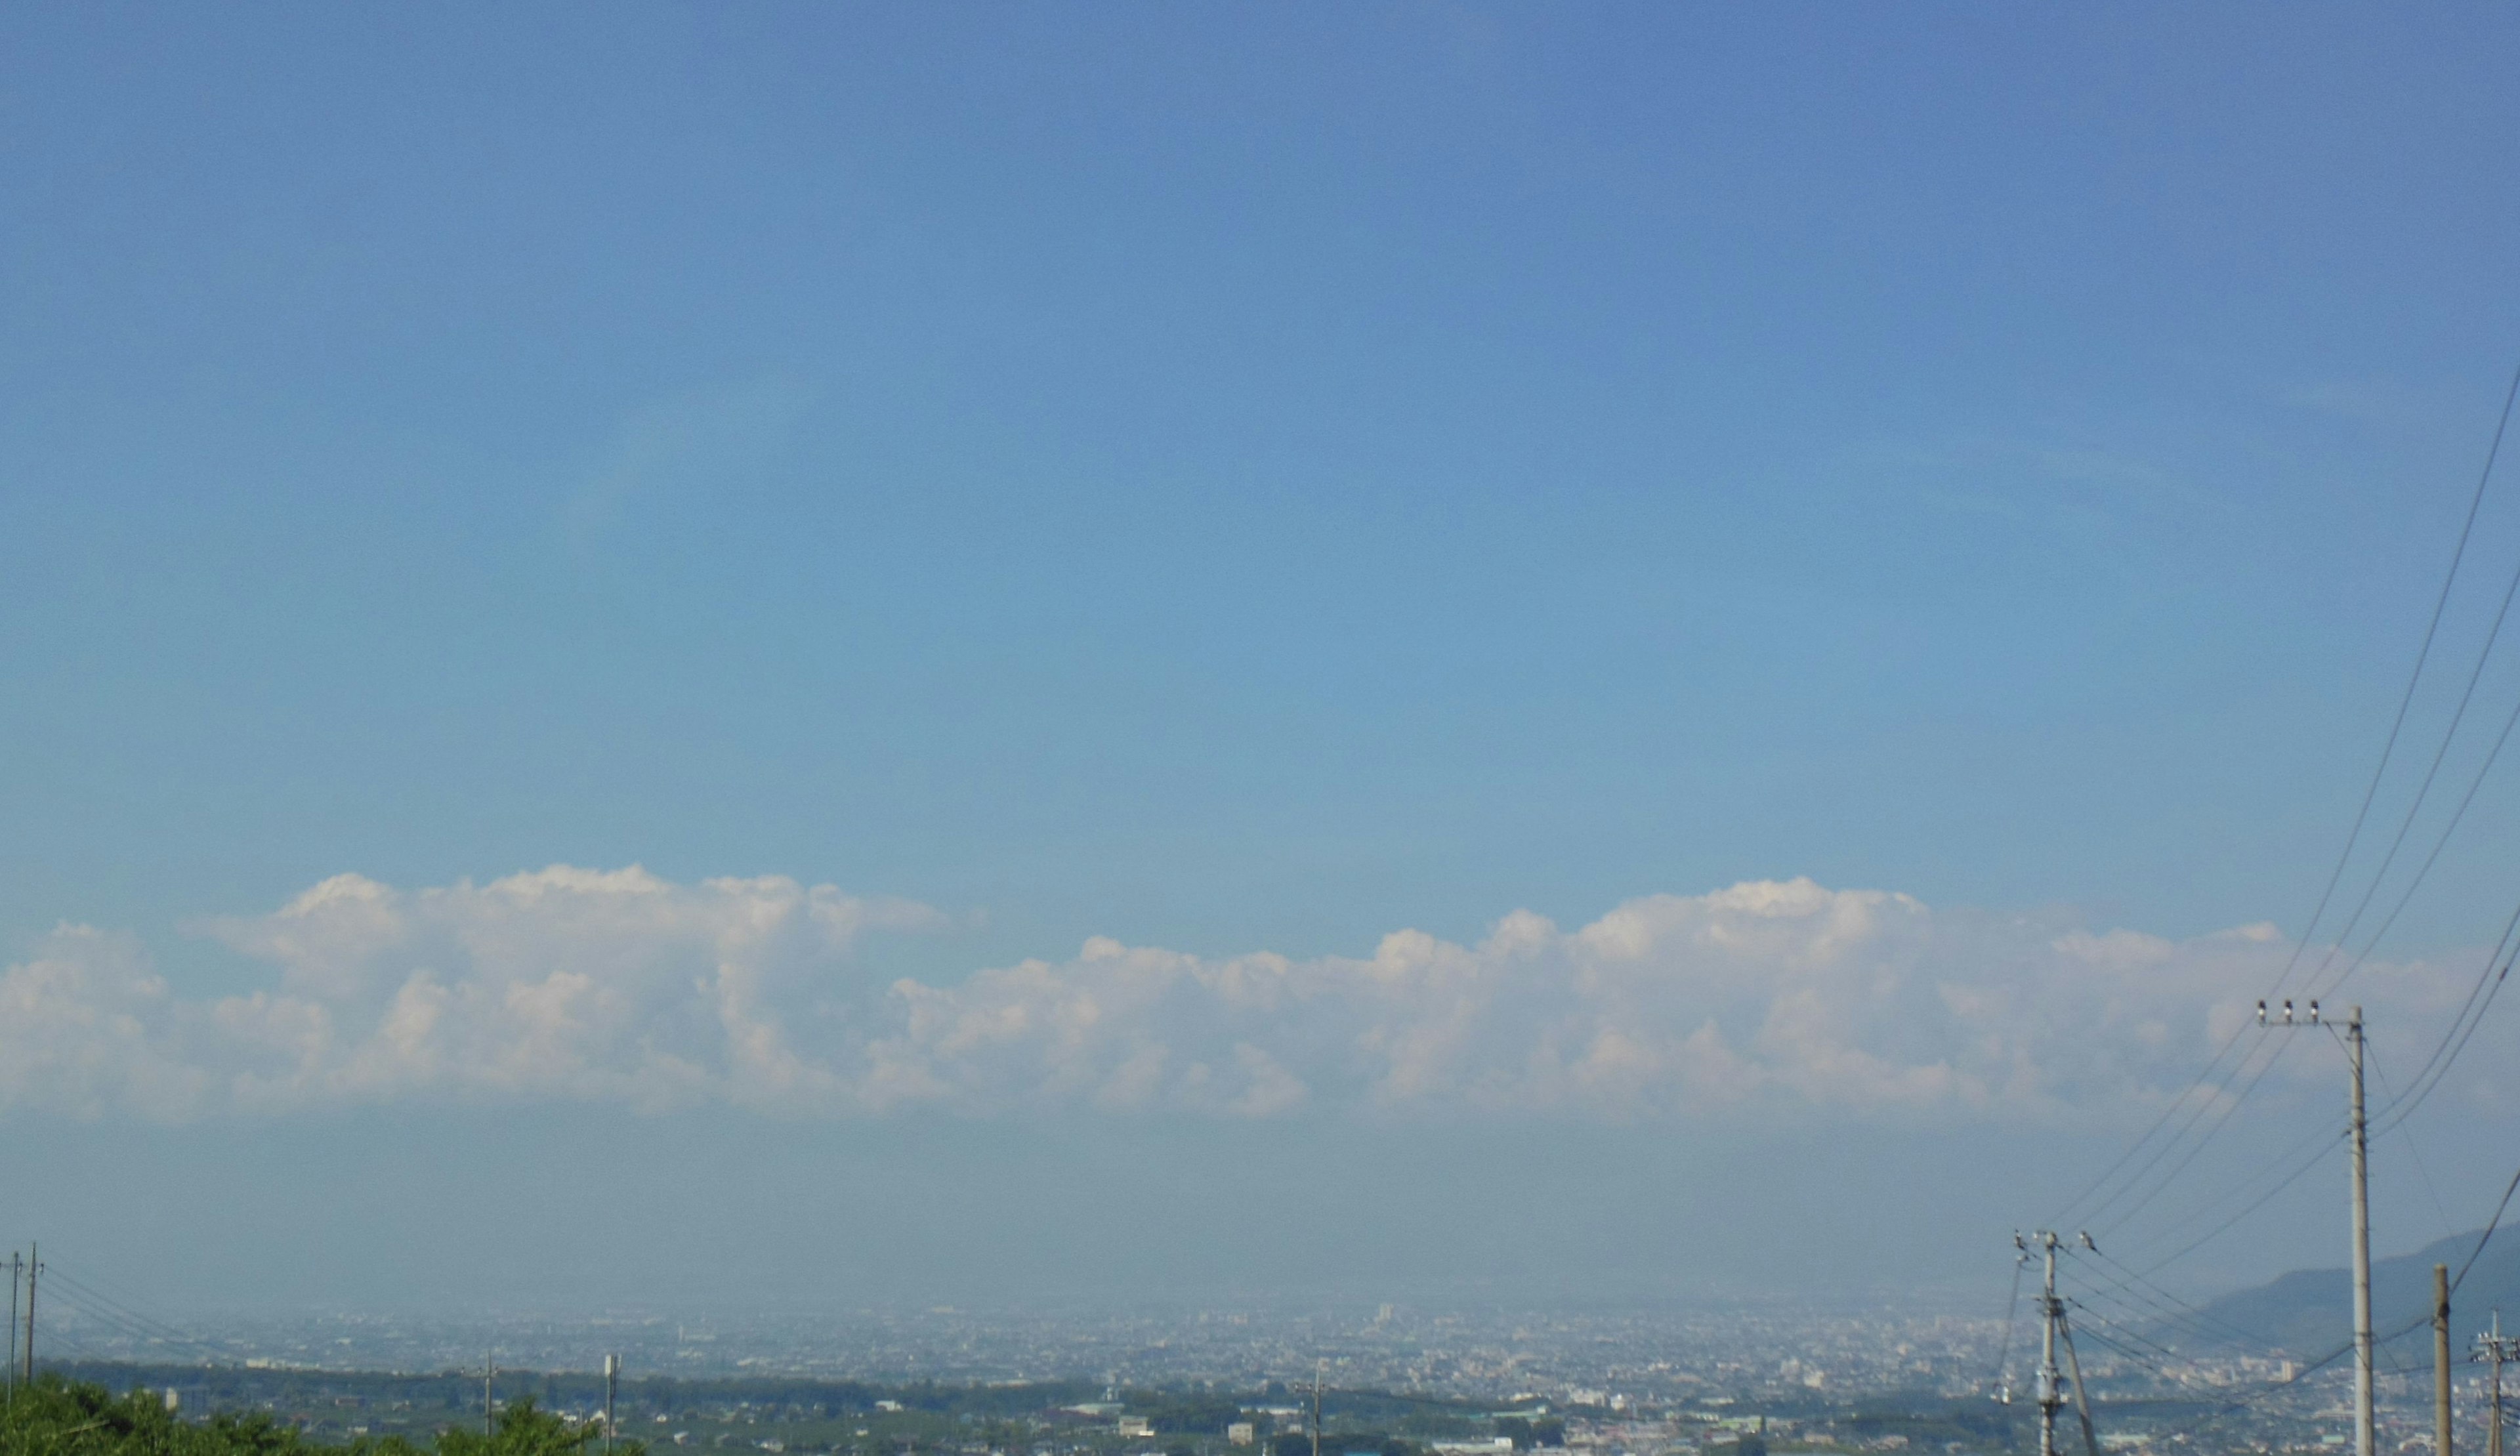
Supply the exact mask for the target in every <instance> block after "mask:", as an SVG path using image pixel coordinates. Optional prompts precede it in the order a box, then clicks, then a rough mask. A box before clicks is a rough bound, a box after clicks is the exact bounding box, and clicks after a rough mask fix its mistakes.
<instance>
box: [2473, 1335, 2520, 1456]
mask: <svg viewBox="0 0 2520 1456" xmlns="http://www.w3.org/2000/svg"><path fill="white" fill-rule="evenodd" d="M2468 1358H2469V1359H2471V1360H2481V1361H2484V1362H2485V1456H2502V1366H2503V1363H2504V1362H2505V1361H2509V1360H2520V1340H2506V1339H2504V1338H2503V1336H2502V1311H2501V1310H2499V1309H2497V1310H2495V1311H2494V1328H2493V1330H2492V1332H2491V1333H2488V1334H2484V1335H2479V1336H2477V1337H2476V1353H2474V1354H2472V1355H2470V1356H2468Z"/></svg>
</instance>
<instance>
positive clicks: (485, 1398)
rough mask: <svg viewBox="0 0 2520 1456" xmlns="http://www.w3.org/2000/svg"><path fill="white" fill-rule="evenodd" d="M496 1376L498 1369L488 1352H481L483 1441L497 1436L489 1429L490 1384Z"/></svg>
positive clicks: (491, 1404)
mask: <svg viewBox="0 0 2520 1456" xmlns="http://www.w3.org/2000/svg"><path fill="white" fill-rule="evenodd" d="M498 1374H499V1367H498V1365H497V1364H496V1363H495V1362H494V1361H493V1360H492V1359H491V1357H490V1351H488V1350H486V1349H485V1350H483V1351H481V1438H482V1439H483V1440H490V1439H493V1438H495V1437H496V1435H497V1433H496V1432H495V1431H493V1430H492V1429H491V1427H490V1411H491V1409H492V1406H493V1404H494V1402H493V1401H492V1400H491V1398H490V1382H491V1381H493V1380H495V1379H497V1378H498Z"/></svg>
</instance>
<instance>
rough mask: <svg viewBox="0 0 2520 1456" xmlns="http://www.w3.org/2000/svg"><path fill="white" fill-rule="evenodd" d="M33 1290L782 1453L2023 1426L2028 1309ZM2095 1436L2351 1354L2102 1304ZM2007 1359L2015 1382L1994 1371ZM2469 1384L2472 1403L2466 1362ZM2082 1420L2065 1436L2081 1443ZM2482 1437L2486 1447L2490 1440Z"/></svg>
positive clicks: (420, 1410)
mask: <svg viewBox="0 0 2520 1456" xmlns="http://www.w3.org/2000/svg"><path fill="white" fill-rule="evenodd" d="M71 1295H72V1297H73V1298H77V1299H79V1300H80V1302H79V1303H76V1304H72V1303H68V1302H63V1303H61V1304H59V1305H56V1306H54V1308H53V1309H51V1310H50V1311H48V1313H47V1317H46V1323H45V1325H44V1327H43V1332H42V1336H41V1338H42V1339H43V1340H44V1341H46V1342H47V1344H46V1345H45V1346H44V1349H43V1353H44V1363H45V1364H46V1365H47V1366H48V1367H51V1368H58V1369H61V1370H63V1371H64V1372H65V1373H67V1374H70V1375H73V1376H76V1377H78V1378H81V1379H89V1380H97V1381H100V1382H103V1383H106V1384H109V1385H111V1386H113V1387H115V1388H120V1389H128V1388H130V1387H133V1386H145V1387H147V1388H149V1389H152V1390H164V1391H167V1392H169V1396H170V1398H171V1399H173V1400H174V1401H175V1402H176V1403H177V1404H178V1405H179V1406H180V1408H181V1409H182V1410H184V1411H185V1413H186V1414H187V1415H193V1416H198V1415H203V1414H208V1413H215V1412H218V1411H222V1410H241V1411H250V1410H260V1411H265V1412H268V1413H271V1414H273V1415H275V1416H276V1417H279V1418H281V1419H283V1420H286V1421H288V1422H290V1423H292V1424H293V1425H295V1426H297V1427H298V1428H299V1429H301V1430H302V1431H304V1432H305V1433H306V1434H308V1435H310V1436H315V1437H318V1438H321V1439H326V1440H353V1439H356V1438H358V1437H360V1436H363V1435H371V1434H414V1435H423V1436H425V1435H427V1434H429V1433H430V1432H432V1431H434V1430H436V1429H440V1428H443V1427H446V1426H449V1425H456V1424H461V1423H463V1422H467V1421H472V1422H477V1421H478V1420H479V1419H480V1418H481V1410H482V1400H483V1396H484V1390H485V1381H484V1375H485V1365H486V1366H489V1367H491V1368H490V1370H489V1371H488V1372H487V1373H488V1375H489V1379H488V1382H487V1386H488V1390H490V1392H491V1394H490V1398H491V1399H492V1400H494V1401H496V1402H498V1403H499V1404H502V1405H504V1404H506V1403H507V1402H509V1401H512V1400H516V1399H521V1398H524V1397H526V1396H531V1397H532V1398H534V1399H535V1400H536V1401H537V1402H538V1403H539V1404H540V1405H541V1407H542V1408H544V1409H547V1410H554V1411H558V1412H560V1413H562V1414H563V1415H567V1416H570V1417H572V1418H574V1419H578V1420H591V1419H595V1418H597V1416H598V1415H599V1414H600V1411H601V1408H602V1400H603V1395H602V1385H601V1381H600V1379H599V1378H598V1377H597V1376H596V1375H595V1374H594V1372H596V1371H599V1370H600V1369H601V1368H602V1366H603V1362H604V1357H605V1356H606V1355H607V1354H617V1355H619V1356H621V1358H622V1361H623V1370H624V1372H625V1374H624V1379H623V1381H622V1384H621V1386H620V1390H619V1406H618V1409H617V1411H616V1418H617V1420H618V1422H619V1424H620V1427H621V1430H622V1432H623V1434H625V1435H635V1436H637V1437H640V1438H642V1439H645V1440H647V1441H649V1442H650V1443H651V1444H652V1445H653V1444H662V1445H673V1446H682V1447H691V1446H695V1445H696V1446H698V1447H701V1448H703V1449H707V1450H710V1451H720V1450H742V1451H761V1452H767V1453H774V1456H779V1453H785V1456H815V1453H825V1452H830V1453H840V1456H901V1453H911V1452H934V1453H938V1456H1231V1453H1232V1452H1234V1451H1236V1450H1238V1449H1247V1450H1253V1451H1254V1452H1255V1456H1256V1453H1258V1452H1259V1451H1261V1450H1262V1449H1264V1448H1266V1449H1276V1448H1279V1447H1283V1446H1284V1445H1285V1443H1286V1442H1287V1441H1289V1440H1292V1441H1293V1442H1294V1445H1293V1446H1292V1447H1289V1448H1287V1450H1288V1452H1289V1456H1293V1453H1296V1452H1300V1453H1303V1456H1309V1449H1310V1442H1311V1439H1312V1429H1311V1425H1310V1422H1311V1419H1312V1416H1311V1407H1310V1404H1309V1401H1310V1398H1311V1390H1312V1383H1313V1381H1314V1380H1315V1379H1317V1378H1318V1380H1319V1382H1320V1384H1321V1387H1322V1389H1323V1391H1324V1392H1325V1393H1324V1395H1323V1401H1322V1407H1323V1408H1322V1418H1321V1420H1322V1425H1321V1431H1322V1435H1323V1440H1324V1445H1323V1450H1324V1451H1325V1452H1327V1453H1333V1456H1351V1453H1357V1456H1362V1453H1367V1452H1372V1453H1375V1456H1399V1453H1401V1452H1404V1451H1406V1452H1423V1453H1430V1456H1463V1453H1471V1452H1477V1451H1482V1450H1498V1451H1504V1450H1509V1449H1517V1448H1520V1449H1527V1448H1530V1447H1533V1446H1553V1445H1563V1446H1565V1447H1567V1448H1570V1449H1571V1450H1574V1451H1581V1452H1586V1453H1593V1456H1728V1453H1740V1456H1756V1453H1759V1452H1792V1451H1812V1452H1820V1451H1898V1450H1909V1449H1913V1450H1920V1451H1921V1450H1932V1451H1948V1452H1971V1451H2000V1450H2019V1449H2025V1448H2026V1446H2027V1445H2028V1444H2035V1439H2036V1436H2035V1428H2034V1425H2033V1422H2034V1418H2035V1412H2034V1411H2033V1409H2032V1407H2031V1406H2030V1405H2029V1403H2028V1400H2027V1396H2026V1393H2025V1392H2024V1391H2022V1390H2017V1389H2013V1388H2012V1383H2015V1382H2018V1381H2020V1380H2021V1379H2022V1378H2023V1372H2024V1371H2025V1369H2026V1368H2027V1365H2028V1364H2029V1362H2030V1360H2031V1359H2032V1358H2033V1352H2032V1351H2031V1350H2029V1349H2028V1348H2027V1346H2028V1343H2029V1341H2028V1337H2030V1336H2031V1335H2033V1334H2034V1333H2035V1331H2034V1330H2033V1329H2032V1328H2031V1327H2030V1326H2029V1325H2028V1323H2027V1322H2026V1321H2025V1322H2023V1323H2022V1324H2019V1325H2015V1326H2013V1327H2012V1328H2011V1329H2010V1330H2009V1331H2008V1332H2007V1327H2006V1322H2005V1321H2004V1320H2003V1319H2002V1318H1999V1317H1995V1316H1993V1315H1991V1314H1990V1313H1989V1312H1988V1311H1987V1310H1986V1309H1985V1308H1984V1306H1983V1302H1979V1303H1978V1306H1977V1307H1975V1308H1973V1309H1972V1308H1965V1307H1962V1304H1961V1302H1959V1301H1957V1300H1954V1301H1950V1302H1949V1303H1950V1305H1951V1307H1936V1303H1935V1302H1933V1301H1931V1300H1928V1301H1926V1302H1924V1303H1922V1304H1919V1303H1918V1302H1916V1301H1913V1300H1903V1301H1898V1302H1890V1301H1884V1302H1881V1303H1879V1304H1878V1305H1877V1306H1875V1307H1869V1308H1853V1309H1849V1308H1834V1309H1832V1308H1823V1307H1818V1306H1815V1305H1812V1304H1809V1303H1806V1302H1792V1301H1778V1302H1773V1303H1751V1302H1733V1303H1723V1304H1708V1305H1705V1306H1701V1307H1693V1308H1688V1309H1673V1308H1657V1309H1652V1310H1591V1311H1558V1312H1551V1313H1540V1312H1532V1311H1513V1310H1507V1309H1486V1310H1481V1309H1459V1310H1435V1309H1423V1308H1417V1307H1411V1306H1406V1305H1396V1304H1377V1305H1373V1306H1358V1307H1355V1308H1350V1309H1340V1310H1334V1311H1320V1310H1309V1311H1292V1310H1279V1309H1266V1308H1260V1309H1240V1310H1237V1309H1208V1310H1192V1309H1172V1310H1148V1309H1140V1310H1126V1311H1123V1310H1102V1311H1093V1310H1070V1311H1064V1312H1047V1311H1030V1312H1027V1311H1011V1310H986V1311H984V1310H971V1309H962V1308H949V1307H941V1306H940V1307H933V1308H924V1309H870V1310H860V1311H855V1312H851V1313H847V1314H835V1315H828V1316H809V1315H802V1314H793V1315H775V1314H762V1315H746V1316H741V1317H736V1316H713V1317H698V1316H693V1315H688V1314H685V1315H667V1314H663V1313H642V1312H622V1313H615V1314H609V1315H604V1316H597V1317H580V1318H558V1317H526V1316H513V1317H501V1318H482V1319H477V1320H462V1319H451V1318H427V1317H417V1316H412V1317H394V1316H382V1315H368V1314H336V1315H313V1314H299V1315H289V1314H264V1315H252V1316H239V1317H231V1318H223V1319H215V1320H205V1321H200V1322H194V1323H188V1324H187V1325H185V1326H184V1327H182V1328H180V1329H179V1328H177V1327H175V1326H173V1325H170V1324H165V1323H163V1322H160V1321H158V1320H156V1319H154V1318H151V1317H149V1316H145V1315H140V1314H137V1313H136V1312H133V1311H131V1310H130V1309H129V1308H128V1307H127V1306H123V1305H118V1304H117V1305H111V1306H108V1305H106V1304H105V1303H104V1302H103V1301H102V1300H101V1299H100V1298H99V1297H96V1296H94V1295H93V1293H88V1294H84V1295H82V1294H80V1293H79V1292H77V1291H72V1292H71ZM2084 1338H2085V1340H2086V1342H2087V1344H2086V1347H2085V1348H2084V1350H2083V1352H2082V1354H2083V1370H2084V1374H2085V1376H2086V1377H2087V1379H2088V1382H2089V1385H2090V1389H2091V1392H2092V1398H2093V1422H2094V1430H2093V1444H2094V1445H2096V1446H2097V1447H2099V1448H2100V1449H2103V1450H2106V1451H2113V1452H2125V1451H2140V1450H2145V1449H2161V1450H2181V1449H2214V1450H2251V1451H2269V1452H2272V1451H2302V1452H2318V1451H2331V1452H2332V1451H2334V1450H2336V1449H2337V1448H2338V1447H2340V1446H2343V1445H2346V1444H2348V1443H2349V1441H2350V1430H2351V1415H2350V1410H2349V1408H2348V1403H2347V1394H2346V1392H2347V1388H2348V1383H2349V1381H2350V1375H2349V1372H2348V1370H2347V1368H2346V1367H2345V1366H2344V1365H2343V1364H2342V1363H2341V1362H2340V1363H2337V1364H2331V1365H2329V1366H2326V1367H2324V1368H2320V1369H2315V1370H2313V1369H2306V1368H2305V1366H2304V1365H2303V1364H2302V1363H2301V1362H2300V1361H2299V1360H2298V1359H2297V1358H2295V1357H2293V1356H2289V1355H2286V1354H2283V1353H2281V1352H2273V1351H2270V1352H2264V1353H2249V1352H2238V1351H2234V1350H2231V1349H2205V1348H2199V1349H2196V1350H2194V1351H2192V1352H2188V1351H2184V1350H2183V1349H2182V1348H2181V1347H2180V1346H2179V1345H2178V1344H2177V1343H2176V1342H2175V1340H2174V1339H2173V1337H2172V1335H2171V1334H2170V1333H2169V1332H2167V1331H2152V1332H2147V1331H2143V1330H2139V1329H2133V1328H2127V1327H2124V1326H2109V1325H2106V1324H2102V1325H2100V1326H2098V1327H2094V1328H2092V1329H2090V1330H2089V1331H2088V1332H2087V1334H2086V1335H2085V1337H2084ZM2417 1353H2418V1352H2416V1351H2412V1350H2404V1351H2399V1350H2390V1351H2384V1358H2383V1368H2384V1370H2389V1372H2390V1373H2388V1374H2385V1375H2384V1377H2383V1379H2382V1381H2381V1395H2382V1397H2383V1401H2382V1408H2381V1425H2382V1432H2383V1436H2384V1440H2383V1449H2388V1450H2397V1449H2401V1448H2406V1449H2414V1448H2418V1447H2420V1448H2422V1449H2426V1450H2429V1449H2430V1443H2431V1425H2430V1420H2431V1413H2430V1406H2429V1404H2428V1400H2429V1393H2430V1392H2429V1386H2428V1382H2427V1380H2425V1379H2412V1380H2410V1379H2409V1377H2408V1375H2407V1374H2406V1373H2405V1369H2404V1368H2399V1369H2391V1367H2390V1364H2389V1356H2391V1355H2393V1354H2394V1355H2397V1356H2399V1357H2400V1358H2403V1359H2405V1360H2408V1361H2410V1362H2411V1361H2413V1360H2414V1359H2415V1356H2416V1354H2417ZM2007 1371H2008V1372H2009V1376H2008V1379H2007V1375H2006V1374H2005V1373H2004V1372H2007ZM2468 1373H2469V1374H2470V1376H2471V1377H2472V1378H2471V1379H2469V1380H2468V1381H2467V1382H2466V1387H2467V1388H2466V1389H2463V1390H2462V1392H2461V1400H2460V1409H2461V1411H2462V1413H2463V1416H2464V1417H2465V1418H2469V1419H2474V1420H2476V1421H2477V1424H2478V1427H2479V1432H2480V1438H2481V1431H2482V1422H2481V1418H2480V1413H2481V1408H2482V1407H2481V1402H2480V1400H2479V1398H2478V1395H2477V1391H2476V1390H2475V1389H2474V1387H2475V1384H2476V1381H2477V1380H2480V1379H2481V1378H2482V1377H2481V1375H2478V1374H2476V1373H2475V1371H2474V1370H2473V1368H2471V1370H2470V1371H2469V1372H2468ZM2082 1444H2083V1438H2082V1436H2081V1434H2080V1432H2079V1431H2077V1432H2076V1433H2075V1434H2074V1437H2073V1443H2072V1446H2071V1447H2070V1449H2077V1450H2079V1449H2080V1447H2081V1446H2082ZM2479 1449H2482V1446H2480V1447H2479Z"/></svg>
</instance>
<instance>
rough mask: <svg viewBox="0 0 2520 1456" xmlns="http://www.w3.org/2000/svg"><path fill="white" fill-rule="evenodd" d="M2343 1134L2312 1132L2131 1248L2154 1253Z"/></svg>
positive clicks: (2327, 1130) (2336, 1129) (2338, 1129)
mask: <svg viewBox="0 0 2520 1456" xmlns="http://www.w3.org/2000/svg"><path fill="white" fill-rule="evenodd" d="M2345 1133H2346V1128H2345V1127H2344V1126H2343V1125H2341V1124H2340V1125H2336V1126H2332V1127H2318V1128H2314V1129H2312V1131H2311V1133H2310V1135H2309V1136H2307V1137H2304V1138H2301V1139H2299V1140H2298V1141H2295V1142H2294V1143H2292V1144H2291V1145H2290V1146H2288V1147H2286V1148H2285V1149H2284V1150H2283V1151H2282V1152H2280V1153H2277V1154H2276V1155H2275V1156H2274V1157H2273V1158H2271V1159H2268V1160H2267V1161H2266V1162H2265V1163H2263V1164H2261V1165H2259V1167H2258V1169H2257V1170H2256V1171H2254V1172H2251V1173H2249V1174H2248V1175H2247V1176H2245V1177H2242V1178H2240V1179H2239V1180H2237V1181H2236V1182H2234V1183H2232V1184H2230V1185H2229V1186H2228V1187H2227V1188H2224V1189H2222V1190H2220V1191H2218V1192H2216V1193H2213V1194H2210V1195H2208V1196H2207V1197H2205V1198H2204V1199H2202V1200H2200V1201H2198V1202H2197V1203H2195V1204H2192V1205H2190V1206H2189V1207H2188V1209H2187V1211H2186V1212H2185V1213H2181V1214H2180V1215H2178V1216H2177V1217H2175V1218H2172V1219H2171V1220H2169V1221H2168V1222H2166V1223H2163V1224H2161V1225H2159V1226H2157V1227H2154V1228H2152V1229H2149V1230H2147V1231H2146V1232H2145V1233H2144V1234H2143V1235H2141V1236H2139V1237H2138V1238H2136V1239H2135V1240H2134V1246H2135V1248H2137V1249H2138V1250H2143V1249H2157V1248H2160V1247H2161V1246H2163V1245H2166V1244H2168V1243H2170V1242H2171V1241H2172V1240H2173V1239H2176V1238H2179V1237H2181V1236H2182V1235H2183V1232H2184V1231H2185V1230H2187V1229H2189V1228H2192V1227H2194V1226H2196V1225H2197V1224H2198V1223H2199V1222H2201V1221H2203V1220H2204V1219H2206V1218H2209V1217H2212V1216H2214V1215H2215V1214H2217V1213H2221V1212H2222V1211H2223V1210H2224V1208H2225V1206H2226V1205H2227V1204H2228V1203H2230V1202H2231V1201H2232V1200H2234V1199H2244V1198H2247V1197H2248V1196H2249V1194H2250V1192H2251V1190H2253V1189H2255V1188H2256V1187H2257V1186H2258V1184H2259V1183H2260V1182H2261V1181H2263V1180H2264V1179H2266V1178H2268V1177H2271V1176H2273V1175H2274V1174H2276V1173H2280V1172H2282V1171H2284V1170H2285V1169H2291V1168H2294V1167H2295V1166H2296V1165H2297V1164H2298V1163H2299V1162H2300V1160H2301V1156H2302V1155H2303V1154H2304V1153H2308V1152H2312V1151H2313V1150H2314V1148H2315V1147H2317V1146H2318V1145H2319V1144H2322V1143H2332V1142H2334V1141H2336V1140H2337V1139H2341V1138H2343V1137H2344V1136H2345Z"/></svg>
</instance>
